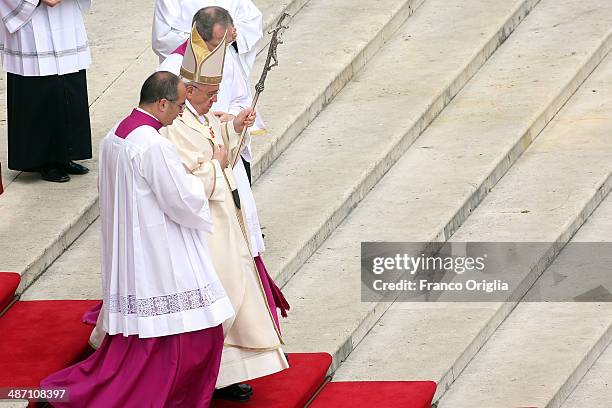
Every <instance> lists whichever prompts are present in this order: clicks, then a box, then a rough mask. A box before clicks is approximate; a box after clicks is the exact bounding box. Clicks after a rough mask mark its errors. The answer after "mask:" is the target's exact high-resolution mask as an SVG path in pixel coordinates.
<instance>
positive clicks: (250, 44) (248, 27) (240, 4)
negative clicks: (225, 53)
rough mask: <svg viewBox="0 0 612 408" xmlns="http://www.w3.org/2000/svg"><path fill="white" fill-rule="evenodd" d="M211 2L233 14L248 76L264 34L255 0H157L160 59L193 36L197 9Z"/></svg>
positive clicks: (156, 35)
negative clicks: (191, 34)
mask: <svg viewBox="0 0 612 408" xmlns="http://www.w3.org/2000/svg"><path fill="white" fill-rule="evenodd" d="M210 6H218V7H222V8H224V9H226V10H227V11H228V12H229V13H230V15H231V16H232V19H233V20H234V25H235V26H236V29H237V31H238V38H236V43H237V44H238V52H239V55H240V63H241V65H242V66H243V69H244V71H245V73H246V74H247V76H248V75H249V74H250V73H251V69H252V68H253V64H254V63H255V56H256V53H257V50H256V48H255V45H256V44H257V42H258V41H259V40H260V39H261V37H262V36H263V33H262V15H261V12H260V11H259V9H257V7H256V6H255V4H253V2H252V1H251V0H156V1H155V13H154V17H153V33H152V35H153V51H155V53H156V54H157V55H158V56H159V57H160V61H163V60H164V59H166V58H167V57H168V56H169V55H170V54H171V53H172V51H174V50H175V49H176V47H178V46H179V45H181V44H182V43H183V42H185V40H187V39H188V38H189V33H190V32H191V25H192V21H193V16H194V15H195V13H196V12H198V10H200V9H202V8H204V7H210Z"/></svg>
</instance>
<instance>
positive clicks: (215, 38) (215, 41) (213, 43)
mask: <svg viewBox="0 0 612 408" xmlns="http://www.w3.org/2000/svg"><path fill="white" fill-rule="evenodd" d="M225 30H226V28H225V27H223V26H222V25H221V24H215V26H214V27H213V32H212V38H211V40H210V41H208V42H207V43H206V45H207V46H208V49H209V51H212V50H214V49H215V48H216V47H217V45H219V43H221V41H222V40H223V35H225ZM237 35H238V33H237V31H236V27H234V25H233V24H230V25H229V26H228V27H227V41H226V43H227V44H231V43H233V42H234V41H236V36H237Z"/></svg>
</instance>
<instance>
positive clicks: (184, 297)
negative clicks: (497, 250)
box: [92, 111, 234, 338]
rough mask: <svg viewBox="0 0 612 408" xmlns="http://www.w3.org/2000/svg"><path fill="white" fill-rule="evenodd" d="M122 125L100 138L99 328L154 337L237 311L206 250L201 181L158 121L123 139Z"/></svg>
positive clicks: (209, 223) (211, 324)
mask: <svg viewBox="0 0 612 408" xmlns="http://www.w3.org/2000/svg"><path fill="white" fill-rule="evenodd" d="M141 112H144V111H141ZM145 114H146V113H145ZM116 130H117V126H115V128H113V130H111V132H110V133H109V134H108V135H107V136H106V137H105V138H104V139H103V140H102V142H101V143H100V161H99V162H100V175H99V182H98V187H99V191H100V221H101V230H102V281H103V282H102V284H103V297H104V306H103V308H102V311H101V313H100V318H99V319H98V325H97V327H96V330H98V331H99V328H100V327H98V326H101V328H102V332H106V333H109V334H111V335H112V334H118V333H122V334H123V335H124V336H128V335H138V336H139V337H141V338H148V337H160V336H166V335H172V334H178V333H184V332H190V331H196V330H202V329H206V328H209V327H214V326H217V325H219V324H221V323H223V322H224V321H225V320H227V319H229V318H231V317H232V316H233V315H234V311H233V308H232V306H231V303H230V300H229V299H228V297H227V294H226V293H225V290H224V289H223V287H222V285H221V283H220V281H219V278H218V276H217V274H216V273H215V271H214V267H213V264H212V261H211V258H210V253H209V250H208V244H207V236H206V235H207V232H210V231H212V221H211V215H210V210H209V207H208V200H207V198H206V197H207V195H206V192H205V191H204V186H203V184H202V182H201V181H200V180H199V179H198V178H197V177H195V176H193V175H188V174H187V173H186V172H185V169H184V167H183V165H182V164H181V161H180V158H179V156H178V153H177V152H176V149H175V147H174V145H173V144H172V143H171V142H169V141H168V140H167V139H165V138H163V137H162V136H161V135H160V134H159V133H158V131H157V130H156V129H155V128H153V127H152V126H148V125H143V126H140V127H137V128H136V129H135V130H133V131H132V132H131V133H130V134H129V135H128V136H127V137H126V138H124V139H123V138H120V137H119V136H117V135H116ZM92 337H93V335H92Z"/></svg>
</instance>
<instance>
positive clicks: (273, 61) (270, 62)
mask: <svg viewBox="0 0 612 408" xmlns="http://www.w3.org/2000/svg"><path fill="white" fill-rule="evenodd" d="M287 17H290V16H289V14H287V13H283V15H282V16H281V17H280V18H279V19H278V23H276V28H274V29H273V30H272V31H268V34H272V38H271V39H270V46H269V47H268V56H267V57H266V63H265V64H264V67H263V70H262V72H261V77H260V78H259V81H258V82H257V85H255V96H254V97H253V103H252V104H251V108H252V109H253V111H255V106H256V105H257V101H258V100H259V95H261V93H262V92H263V90H264V83H265V82H266V77H267V76H268V71H270V70H271V69H272V68H274V67H275V66H277V65H278V58H277V56H276V48H277V47H278V44H282V43H283V41H282V39H281V34H282V32H283V30H285V29H287V28H289V26H287V25H283V21H284V20H285V18H287ZM247 130H248V128H247V127H246V126H245V127H244V128H243V129H242V133H241V134H240V139H238V148H237V149H236V153H234V154H232V160H231V162H230V164H231V166H232V168H234V166H236V162H237V161H238V158H239V157H240V152H241V151H242V145H243V144H244V139H245V137H246V132H247Z"/></svg>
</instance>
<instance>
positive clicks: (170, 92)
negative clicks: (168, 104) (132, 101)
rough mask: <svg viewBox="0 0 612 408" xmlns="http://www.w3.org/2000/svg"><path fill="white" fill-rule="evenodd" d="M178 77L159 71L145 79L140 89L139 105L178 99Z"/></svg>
mask: <svg viewBox="0 0 612 408" xmlns="http://www.w3.org/2000/svg"><path fill="white" fill-rule="evenodd" d="M179 81H180V79H179V77H178V76H176V75H174V74H173V73H172V72H166V71H159V72H155V73H154V74H153V75H151V76H150V77H148V78H147V80H146V81H144V84H142V88H141V89H140V102H139V104H140V105H148V104H151V103H155V102H157V101H159V100H160V99H167V100H169V101H176V100H177V99H178V84H179Z"/></svg>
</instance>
